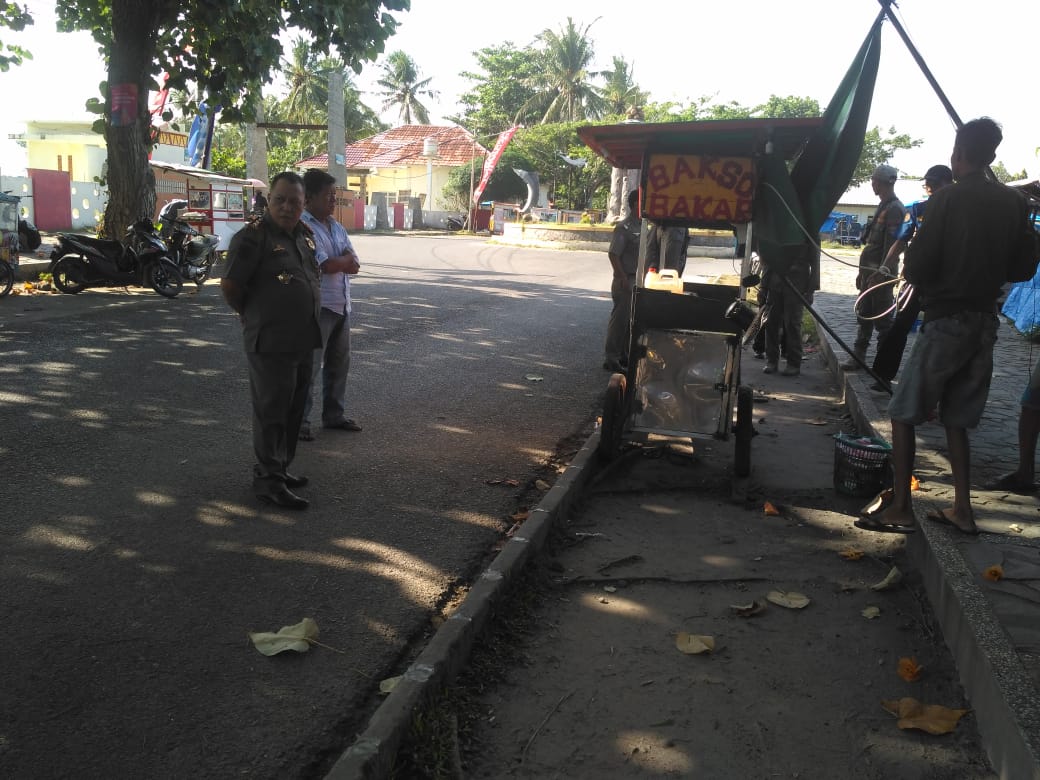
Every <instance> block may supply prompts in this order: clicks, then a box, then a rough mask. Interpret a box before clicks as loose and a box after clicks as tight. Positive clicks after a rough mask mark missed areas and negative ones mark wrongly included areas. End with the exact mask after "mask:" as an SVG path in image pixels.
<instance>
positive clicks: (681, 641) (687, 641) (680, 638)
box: [675, 631, 715, 655]
mask: <svg viewBox="0 0 1040 780" xmlns="http://www.w3.org/2000/svg"><path fill="white" fill-rule="evenodd" d="M675 647H676V649H678V650H679V652H680V653H686V655H700V654H701V653H710V652H711V651H712V650H714V649H715V637H713V636H703V635H700V634H687V633H686V632H685V631H680V632H679V634H678V635H677V636H676V637H675Z"/></svg>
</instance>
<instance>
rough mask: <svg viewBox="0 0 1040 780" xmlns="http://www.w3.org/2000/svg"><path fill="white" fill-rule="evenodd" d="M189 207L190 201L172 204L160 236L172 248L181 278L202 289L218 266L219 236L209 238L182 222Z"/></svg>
mask: <svg viewBox="0 0 1040 780" xmlns="http://www.w3.org/2000/svg"><path fill="white" fill-rule="evenodd" d="M187 205H188V201H186V200H171V201H170V202H169V203H167V204H166V205H165V206H163V207H162V210H161V211H160V212H159V236H160V237H161V238H162V239H163V240H164V241H166V242H167V244H168V245H169V247H170V256H171V257H172V258H173V261H174V262H175V263H176V264H177V269H178V270H179V271H180V274H181V276H182V277H183V278H184V279H187V280H188V281H192V282H195V284H197V285H198V286H199V287H202V285H203V283H204V282H205V281H206V280H207V279H208V278H209V275H210V273H211V272H212V271H213V264H214V263H216V262H217V246H218V245H219V244H220V237H219V236H212V235H205V234H203V233H200V232H199V231H198V230H196V229H195V228H194V227H192V226H191V225H189V224H188V223H187V222H185V221H184V220H183V219H180V218H178V212H180V210H181V209H183V208H185V207H186V206H187Z"/></svg>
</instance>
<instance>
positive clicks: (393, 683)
mask: <svg viewBox="0 0 1040 780" xmlns="http://www.w3.org/2000/svg"><path fill="white" fill-rule="evenodd" d="M399 682H401V675H397V677H387V678H386V679H385V680H383V681H382V682H380V683H379V692H380V693H381V694H383V695H384V696H385V695H386V694H388V693H390V691H392V690H393V689H394V688H396V687H397V683H399Z"/></svg>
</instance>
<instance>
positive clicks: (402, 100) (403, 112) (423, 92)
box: [376, 51, 437, 125]
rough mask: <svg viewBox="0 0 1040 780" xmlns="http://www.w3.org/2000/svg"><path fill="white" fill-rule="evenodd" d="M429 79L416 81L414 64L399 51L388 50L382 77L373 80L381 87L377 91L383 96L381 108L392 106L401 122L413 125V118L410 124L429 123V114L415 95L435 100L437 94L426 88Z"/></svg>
mask: <svg viewBox="0 0 1040 780" xmlns="http://www.w3.org/2000/svg"><path fill="white" fill-rule="evenodd" d="M431 80H432V79H429V78H426V79H422V80H421V81H420V80H419V68H418V66H417V65H416V64H415V61H414V60H413V59H412V58H411V57H409V56H408V55H407V54H405V53H404V52H403V51H395V52H391V53H390V55H389V56H387V58H386V62H384V63H383V78H381V79H379V81H377V82H376V83H377V84H378V85H379V86H381V87H382V88H383V91H382V92H380V93H379V94H380V95H381V96H382V98H383V111H389V110H390V109H391V108H394V107H395V106H396V107H397V108H398V110H399V111H400V116H401V122H402V123H403V124H406V125H410V124H413V122H412V120H413V119H415V120H416V122H415V123H414V124H420V125H428V124H430V114H429V112H428V111H427V110H426V106H424V105H423V104H422V103H420V102H419V98H420V97H422V96H425V97H430V98H435V99H436V97H437V93H436V92H435V91H433V90H432V89H430V88H429V85H430V81H431Z"/></svg>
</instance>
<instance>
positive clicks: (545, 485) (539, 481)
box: [534, 479, 552, 492]
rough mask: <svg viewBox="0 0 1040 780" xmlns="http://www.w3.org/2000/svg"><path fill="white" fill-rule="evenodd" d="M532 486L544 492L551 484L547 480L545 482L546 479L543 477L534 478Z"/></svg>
mask: <svg viewBox="0 0 1040 780" xmlns="http://www.w3.org/2000/svg"><path fill="white" fill-rule="evenodd" d="M534 486H535V487H536V488H538V489H539V490H541V491H542V492H545V491H546V490H548V489H549V488H551V487H552V485H550V484H549V483H548V482H546V481H545V480H544V479H536V480H535V481H534Z"/></svg>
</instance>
